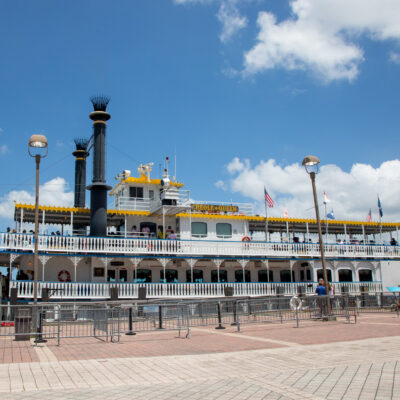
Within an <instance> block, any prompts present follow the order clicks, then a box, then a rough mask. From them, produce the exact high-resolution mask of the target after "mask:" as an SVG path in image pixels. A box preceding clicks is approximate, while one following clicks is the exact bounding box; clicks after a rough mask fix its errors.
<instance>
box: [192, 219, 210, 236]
mask: <svg viewBox="0 0 400 400" xmlns="http://www.w3.org/2000/svg"><path fill="white" fill-rule="evenodd" d="M192 236H194V237H207V224H206V223H205V222H192Z"/></svg>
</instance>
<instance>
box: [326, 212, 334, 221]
mask: <svg viewBox="0 0 400 400" xmlns="http://www.w3.org/2000/svg"><path fill="white" fill-rule="evenodd" d="M326 217H327V218H329V219H335V214H334V213H333V210H332V211H331V212H330V213H328V214H326Z"/></svg>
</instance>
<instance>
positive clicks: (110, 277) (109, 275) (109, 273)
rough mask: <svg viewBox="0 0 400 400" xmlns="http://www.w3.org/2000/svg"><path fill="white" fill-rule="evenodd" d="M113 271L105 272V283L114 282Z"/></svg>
mask: <svg viewBox="0 0 400 400" xmlns="http://www.w3.org/2000/svg"><path fill="white" fill-rule="evenodd" d="M115 275H116V274H115V269H108V270H107V282H115Z"/></svg>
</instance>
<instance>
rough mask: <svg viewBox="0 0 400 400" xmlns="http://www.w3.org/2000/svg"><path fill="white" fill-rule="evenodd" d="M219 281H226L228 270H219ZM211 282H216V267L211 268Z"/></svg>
mask: <svg viewBox="0 0 400 400" xmlns="http://www.w3.org/2000/svg"><path fill="white" fill-rule="evenodd" d="M219 281H220V282H227V281H228V272H227V270H226V269H220V270H219ZM211 282H213V283H216V282H218V270H217V269H213V270H212V271H211Z"/></svg>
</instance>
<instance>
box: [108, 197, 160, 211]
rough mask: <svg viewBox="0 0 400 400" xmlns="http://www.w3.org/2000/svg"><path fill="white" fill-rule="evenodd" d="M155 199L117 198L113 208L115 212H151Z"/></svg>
mask: <svg viewBox="0 0 400 400" xmlns="http://www.w3.org/2000/svg"><path fill="white" fill-rule="evenodd" d="M153 203H155V201H154V200H153V199H148V198H142V199H141V198H136V197H115V199H114V205H113V206H112V207H111V208H114V209H115V210H132V211H150V209H151V207H152V204H153Z"/></svg>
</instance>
